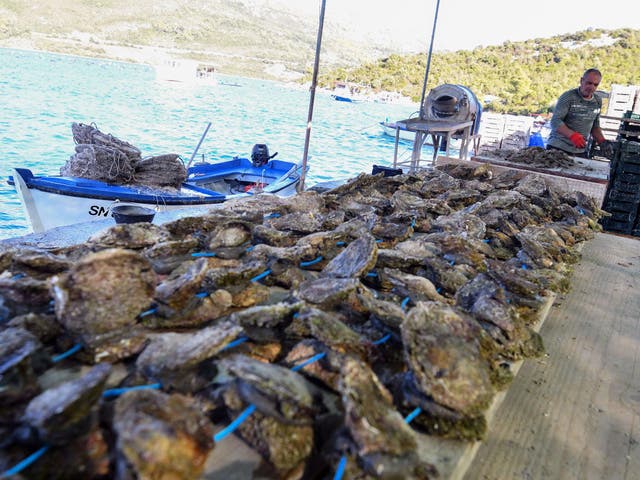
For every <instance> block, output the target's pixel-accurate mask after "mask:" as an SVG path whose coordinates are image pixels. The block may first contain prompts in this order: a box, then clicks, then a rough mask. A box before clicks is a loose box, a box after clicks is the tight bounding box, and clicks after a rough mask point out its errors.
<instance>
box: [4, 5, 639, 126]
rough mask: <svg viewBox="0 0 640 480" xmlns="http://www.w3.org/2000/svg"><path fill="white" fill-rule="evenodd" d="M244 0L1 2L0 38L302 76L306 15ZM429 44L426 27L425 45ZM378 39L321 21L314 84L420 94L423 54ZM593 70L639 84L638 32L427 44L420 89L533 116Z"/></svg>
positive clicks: (309, 41) (307, 46) (309, 31)
mask: <svg viewBox="0 0 640 480" xmlns="http://www.w3.org/2000/svg"><path fill="white" fill-rule="evenodd" d="M301 1H302V0H301ZM249 5H250V3H247V2H246V1H243V0H209V1H207V2H193V1H188V0H163V1H161V2H158V1H157V0H137V1H135V2H134V1H129V0H75V1H70V0H38V1H37V2H33V1H28V0H0V46H17V47H19V48H35V49H39V50H46V51H52V52H60V53H70V54H78V55H88V56H95V57H109V58H116V59H120V60H131V61H137V62H147V63H152V62H153V60H154V58H153V55H154V52H156V54H157V52H161V53H164V54H168V55H171V56H174V57H184V58H194V59H198V60H201V61H205V62H210V63H213V64H214V65H215V66H216V67H217V69H218V71H219V72H222V73H228V74H234V75H242V76H249V77H260V78H270V79H279V80H291V79H294V78H296V74H298V75H299V74H302V73H306V74H307V78H306V79H307V80H308V79H309V78H310V74H309V72H310V69H311V66H312V65H313V58H314V53H315V42H316V34H317V21H318V19H317V17H316V16H311V17H305V16H303V15H302V14H299V13H295V12H293V11H289V10H285V9H278V8H274V7H266V6H259V7H256V6H253V7H250V6H249ZM487 28H490V27H487ZM469 34H470V35H472V34H473V32H469ZM437 41H438V39H437V35H436V48H437ZM377 42H378V44H376V43H375V42H371V41H367V43H366V44H365V43H364V41H360V42H358V41H356V40H354V39H353V37H352V36H351V35H350V32H349V31H348V30H347V29H345V28H344V27H342V26H340V25H339V24H337V23H335V22H334V20H333V19H331V18H329V17H327V18H326V20H325V31H324V36H323V51H322V60H321V74H320V85H321V86H327V87H332V86H333V83H334V81H336V80H347V81H350V82H354V83H358V84H361V85H366V86H368V87H370V88H371V89H373V90H386V91H397V92H400V93H402V94H404V95H406V96H409V97H412V98H413V99H414V100H420V96H421V93H422V83H423V80H424V72H425V65H426V57H427V56H426V54H425V53H422V54H417V55H399V54H394V53H392V52H391V51H390V50H389V47H388V46H387V47H385V44H384V39H383V38H379V39H377ZM123 47H124V48H123ZM592 66H594V67H597V68H600V69H601V70H602V72H603V74H604V78H603V81H602V85H601V89H602V90H605V91H608V90H610V87H611V84H614V83H618V84H625V85H626V84H638V83H640V79H638V73H637V72H639V71H640V30H631V29H621V30H615V31H605V30H588V31H583V32H578V33H574V34H570V35H562V36H556V37H552V38H547V39H540V38H538V39H534V40H528V41H525V42H505V43H504V44H502V45H499V46H490V47H483V48H476V49H474V50H461V51H457V52H435V53H434V55H433V57H432V61H431V69H430V75H429V84H428V88H433V87H434V86H436V85H440V84H442V83H457V84H461V85H465V86H467V87H469V88H471V90H472V91H473V92H474V93H475V94H476V95H477V96H478V98H479V99H480V100H481V101H482V102H483V104H484V105H485V107H486V108H487V109H490V110H494V111H498V112H509V113H515V114H526V113H544V112H547V111H548V110H549V108H550V107H551V106H552V104H553V102H554V101H555V99H556V98H557V96H558V95H559V94H560V93H561V92H562V91H564V90H565V89H567V88H571V87H573V86H577V85H578V81H579V78H580V74H581V73H582V72H583V71H584V70H585V69H586V68H589V67H592Z"/></svg>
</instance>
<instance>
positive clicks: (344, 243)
mask: <svg viewBox="0 0 640 480" xmlns="http://www.w3.org/2000/svg"><path fill="white" fill-rule="evenodd" d="M346 244H347V242H343V241H342V240H340V241H338V242H336V245H337V246H338V247H343V246H345V245H346Z"/></svg>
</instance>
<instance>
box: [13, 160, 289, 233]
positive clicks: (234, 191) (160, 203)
mask: <svg viewBox="0 0 640 480" xmlns="http://www.w3.org/2000/svg"><path fill="white" fill-rule="evenodd" d="M299 173H300V168H299V167H298V166H297V165H296V164H293V163H289V162H282V161H276V160H272V161H271V162H269V164H267V165H265V166H262V167H254V166H253V165H252V164H251V162H250V161H248V160H247V159H234V160H232V161H229V162H223V163H221V164H197V165H195V166H194V167H192V168H190V169H189V175H188V178H187V181H186V182H185V183H183V184H182V186H181V188H179V189H175V190H172V191H167V190H166V189H165V190H159V189H153V188H149V187H142V186H119V185H109V184H106V183H104V182H100V181H96V180H91V179H83V178H74V177H56V176H53V177H45V176H41V177H38V176H34V175H33V174H32V172H31V171H30V170H28V169H22V168H16V169H14V175H13V177H12V178H11V179H10V182H9V183H10V184H13V185H14V187H15V189H16V192H17V193H18V197H19V199H20V202H21V203H22V206H23V209H24V211H25V214H26V217H27V219H28V221H29V223H30V225H31V228H32V230H33V232H34V233H41V232H44V231H46V230H50V229H52V228H57V227H61V226H66V225H73V224H77V223H84V222H90V221H95V220H104V219H106V218H109V217H111V209H112V208H113V207H114V206H116V205H123V204H124V205H135V206H141V207H146V208H151V209H153V210H154V211H155V212H157V213H161V212H168V211H172V210H179V209H189V208H191V209H195V208H199V209H201V208H202V207H206V206H213V205H219V204H221V203H223V202H226V201H228V200H231V199H237V198H244V197H251V196H253V195H256V194H259V193H265V194H272V195H277V196H283V197H284V196H290V195H293V194H295V193H296V191H297V187H298V184H299V182H300V174H299ZM220 185H224V190H222V189H221V188H218V189H217V191H216V190H213V189H212V188H217V187H219V186H220Z"/></svg>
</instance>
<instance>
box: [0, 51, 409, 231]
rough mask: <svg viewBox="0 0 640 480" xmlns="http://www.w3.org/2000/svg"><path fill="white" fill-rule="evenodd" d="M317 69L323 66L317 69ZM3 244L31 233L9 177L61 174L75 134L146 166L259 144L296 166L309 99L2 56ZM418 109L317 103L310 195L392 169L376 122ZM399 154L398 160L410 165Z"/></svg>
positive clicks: (79, 62)
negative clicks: (92, 134)
mask: <svg viewBox="0 0 640 480" xmlns="http://www.w3.org/2000/svg"><path fill="white" fill-rule="evenodd" d="M321 68H322V64H321ZM0 106H1V108H2V115H0V145H1V146H2V162H1V164H0V165H1V167H0V175H1V182H0V200H1V205H2V206H1V207H0V239H2V238H9V237H15V236H20V235H24V234H27V233H30V232H31V230H30V227H29V225H28V223H27V222H26V219H25V217H24V213H23V211H22V207H21V206H20V202H19V200H18V198H17V195H16V194H15V191H14V190H13V188H12V187H10V186H9V185H7V182H6V179H7V177H8V176H9V175H11V169H12V168H14V167H26V168H30V169H32V171H33V172H34V173H35V174H49V175H53V174H58V173H59V169H60V167H61V166H62V165H64V163H65V162H66V160H67V159H68V158H69V156H71V155H73V153H74V142H73V137H72V134H71V124H72V123H73V122H78V123H92V122H93V123H95V124H96V125H97V127H98V128H99V129H100V130H101V131H102V132H104V133H111V134H112V135H114V136H116V137H118V138H120V139H122V140H125V141H127V142H129V143H131V144H133V145H135V146H137V147H138V148H140V149H141V150H142V154H143V156H149V155H159V154H163V153H178V154H180V155H182V157H183V158H185V160H188V159H189V158H190V157H191V154H192V153H193V150H194V149H195V147H196V145H197V143H198V141H199V140H200V136H201V135H202V133H203V132H204V129H205V128H206V125H207V123H208V122H211V123H212V125H211V129H210V130H209V133H208V134H207V137H206V139H205V141H204V142H203V144H202V146H201V147H200V150H199V153H198V159H201V158H202V155H201V154H204V157H205V159H206V160H208V161H215V160H216V159H228V158H232V157H234V156H236V155H239V156H245V157H247V156H249V155H250V153H251V148H252V146H253V145H254V144H256V143H266V144H267V145H268V146H269V150H270V152H271V153H274V152H278V157H277V158H281V159H285V160H296V161H298V160H301V159H302V155H303V152H304V139H305V129H306V122H307V114H308V108H309V92H308V91H306V90H302V89H294V88H291V87H288V86H286V85H284V84H280V83H275V82H269V81H265V80H256V79H248V78H242V77H225V76H220V77H219V84H218V85H216V86H206V85H195V86H189V85H182V84H171V83H162V82H157V81H156V80H155V75H154V71H153V69H152V68H151V67H149V66H146V65H137V64H129V63H123V62H113V61H107V60H97V59H90V58H83V57H74V56H65V55H56V54H48V53H39V52H26V51H21V50H12V49H0ZM415 109H416V108H415V107H412V106H406V105H387V104H379V103H369V102H367V103H358V104H352V103H345V102H337V101H335V100H333V99H332V98H331V97H330V96H329V95H327V94H324V93H320V92H318V93H317V94H316V98H315V108H314V114H313V125H312V130H311V141H310V146H309V162H308V164H309V167H310V169H309V173H308V175H307V180H306V186H307V187H309V186H312V185H314V184H315V183H318V182H323V181H327V180H334V179H343V178H350V177H353V176H355V175H357V174H358V173H360V172H367V173H370V172H371V167H372V165H374V164H377V165H386V166H389V165H391V164H392V162H393V147H394V142H393V139H392V138H391V137H388V136H385V135H383V134H382V131H381V129H380V127H379V125H378V122H380V121H381V120H384V119H385V118H389V119H400V118H408V117H409V115H410V114H411V113H412V112H413V111H414V110H415ZM409 150H410V145H407V144H402V145H401V146H400V150H399V153H400V155H401V156H402V158H407V157H408V156H409V155H410V151H409Z"/></svg>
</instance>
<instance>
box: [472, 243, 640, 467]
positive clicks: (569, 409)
mask: <svg viewBox="0 0 640 480" xmlns="http://www.w3.org/2000/svg"><path fill="white" fill-rule="evenodd" d="M582 254H583V258H582V260H581V261H580V263H579V264H578V265H577V267H576V269H575V272H574V274H573V277H572V285H573V286H572V289H571V291H570V292H569V293H568V294H567V295H566V296H564V297H563V298H559V299H557V300H556V303H555V305H554V307H553V308H552V309H551V312H550V313H549V315H548V316H547V318H546V320H545V322H544V324H543V325H542V328H541V331H540V333H541V335H542V337H543V339H544V342H545V348H546V351H547V356H546V357H544V358H541V359H538V360H527V361H525V362H524V364H523V365H522V368H521V369H520V371H519V373H518V375H517V376H516V378H515V379H514V381H513V383H512V384H511V386H510V387H509V390H508V391H507V393H506V396H505V399H504V401H503V402H502V404H501V405H500V407H499V409H498V411H497V412H496V415H495V417H494V419H493V421H492V422H491V425H490V428H489V436H488V438H487V439H486V440H485V441H484V442H482V444H481V445H480V447H479V449H478V452H477V454H476V455H475V458H474V460H473V462H472V463H471V464H470V466H469V468H468V470H467V471H466V474H465V475H464V477H463V478H464V479H465V480H476V479H481V480H507V479H523V480H529V479H531V480H538V479H553V480H556V479H575V480H586V479H602V480H632V479H638V478H640V294H639V292H640V240H639V239H637V238H633V237H622V236H615V235H610V234H604V233H602V234H598V236H597V237H596V238H595V239H594V240H592V241H590V242H588V243H587V244H586V245H585V247H584V249H583V252H582Z"/></svg>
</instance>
